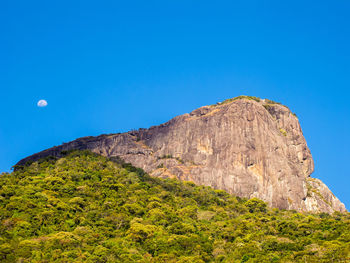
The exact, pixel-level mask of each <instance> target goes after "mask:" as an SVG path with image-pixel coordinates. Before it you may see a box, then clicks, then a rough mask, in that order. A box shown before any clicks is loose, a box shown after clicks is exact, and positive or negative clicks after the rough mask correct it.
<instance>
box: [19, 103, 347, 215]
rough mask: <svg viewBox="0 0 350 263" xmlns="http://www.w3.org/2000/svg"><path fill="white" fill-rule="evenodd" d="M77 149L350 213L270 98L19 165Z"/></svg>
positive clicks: (82, 143) (284, 204) (283, 202)
mask: <svg viewBox="0 0 350 263" xmlns="http://www.w3.org/2000/svg"><path fill="white" fill-rule="evenodd" d="M71 149H80V150H84V149H89V150H91V151H93V152H95V153H98V154H102V155H104V156H107V157H116V156H118V157H120V158H122V159H123V160H124V161H126V162H130V163H132V164H133V165H134V166H136V167H140V168H143V169H144V170H145V171H147V172H148V173H150V175H152V176H159V177H176V178H178V179H180V180H186V181H193V182H194V183H196V184H199V185H207V186H212V187H214V188H217V189H223V190H226V191H227V192H229V193H232V194H235V195H238V196H240V197H246V198H252V197H257V198H260V199H262V200H264V201H266V202H268V203H269V204H270V205H271V206H273V207H277V208H281V209H295V210H298V211H310V212H334V211H340V212H344V211H346V209H345V206H344V204H342V203H341V202H340V201H339V200H338V199H337V198H336V197H335V196H334V195H333V194H332V192H331V191H330V190H329V189H328V188H327V186H325V185H324V184H323V183H322V182H321V181H320V180H318V179H313V178H311V177H310V174H311V173H312V172H313V170H314V163H313V159H312V156H311V154H310V150H309V149H308V147H307V144H306V141H305V139H304V137H303V134H302V131H301V128H300V124H299V121H298V119H297V117H296V116H295V115H294V114H293V113H292V112H291V111H290V110H289V109H288V108H287V107H285V106H283V105H280V104H277V103H274V102H272V101H269V100H260V99H258V98H255V97H246V96H241V97H238V98H235V99H229V100H226V101H224V102H222V103H219V104H217V105H211V106H204V107H201V108H199V109H197V110H194V111H192V112H191V113H190V114H184V115H181V116H177V117H175V118H173V119H172V120H170V121H168V122H167V123H164V124H161V125H159V126H154V127H151V128H149V129H140V130H138V131H130V132H127V133H122V134H113V135H101V136H98V137H84V138H80V139H77V140H74V141H72V142H69V143H65V144H63V145H60V146H56V147H53V148H50V149H48V150H45V151H42V152H40V153H37V154H34V155H32V156H29V157H27V158H25V159H23V160H21V161H20V162H19V163H18V164H17V165H23V164H25V163H26V162H27V161H35V160H37V159H39V158H42V157H46V156H50V155H52V156H57V157H59V156H61V155H62V153H61V152H62V151H67V150H71Z"/></svg>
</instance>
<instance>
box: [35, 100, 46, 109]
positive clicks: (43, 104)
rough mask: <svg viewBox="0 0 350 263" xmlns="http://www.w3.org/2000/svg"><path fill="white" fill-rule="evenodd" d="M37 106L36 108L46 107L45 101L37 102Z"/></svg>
mask: <svg viewBox="0 0 350 263" xmlns="http://www.w3.org/2000/svg"><path fill="white" fill-rule="evenodd" d="M37 105H38V107H46V106H47V101H46V100H39V101H38V104H37Z"/></svg>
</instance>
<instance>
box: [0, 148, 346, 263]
mask: <svg viewBox="0 0 350 263" xmlns="http://www.w3.org/2000/svg"><path fill="white" fill-rule="evenodd" d="M0 261H1V262H191V263H194V262H349V261H350V214H349V213H345V214H341V213H334V214H333V215H328V214H325V213H321V214H302V213H297V212H295V211H282V210H278V209H271V208H269V207H267V205H266V204H265V203H264V202H262V201H260V200H258V199H251V200H245V199H240V198H237V197H234V196H231V195H229V194H227V193H226V192H224V191H221V190H214V189H212V188H209V187H204V186H196V185H194V184H193V183H191V182H181V181H178V180H175V179H166V180H164V179H159V178H153V177H150V176H148V175H147V174H146V173H144V172H143V171H142V170H141V169H137V168H134V167H132V166H131V165H128V164H124V163H122V162H121V161H119V160H114V161H111V160H109V159H107V158H105V157H102V156H99V155H95V154H92V153H90V152H87V151H86V152H77V151H76V152H71V153H68V154H67V155H66V156H65V157H63V158H61V159H58V160H56V159H54V158H46V159H42V160H40V161H38V162H34V163H32V164H30V165H28V166H23V167H17V169H16V171H14V172H12V173H2V174H1V175H0Z"/></svg>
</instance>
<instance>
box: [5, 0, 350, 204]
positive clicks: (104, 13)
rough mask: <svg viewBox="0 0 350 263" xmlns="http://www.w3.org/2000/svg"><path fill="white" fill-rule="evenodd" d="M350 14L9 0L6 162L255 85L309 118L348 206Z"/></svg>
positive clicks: (274, 4) (303, 8)
mask: <svg viewBox="0 0 350 263" xmlns="http://www.w3.org/2000/svg"><path fill="white" fill-rule="evenodd" d="M349 13H350V1H348V0H346V1H341V0H339V1H319V0H318V1H305V0H303V1H299V0H296V1H280V0H276V1H261V0H257V1H250V0H244V1H232V0H231V1H220V0H218V1H204V0H199V1H191V0H184V1H182V0H177V1H164V0H163V1H152V0H149V1H132V0H130V1H116V0H114V1H89V0H83V1H75V0H69V1H65V0H61V1H47V0H45V1H36V0H32V1H17V0H2V1H0V24H1V27H0V40H1V41H0V88H1V104H0V171H9V169H10V167H11V166H12V165H14V164H15V163H16V162H17V161H18V160H20V159H21V158H23V157H26V156H28V155H30V154H33V153H35V152H38V151H41V150H44V149H46V148H48V147H51V146H54V145H59V144H61V143H62V142H67V141H70V140H73V139H76V138H78V137H82V136H88V135H98V134H101V133H115V132H124V131H128V130H130V129H137V128H140V127H144V128H146V127H149V126H151V125H157V124H160V123H162V122H165V121H167V120H169V119H170V118H172V117H174V116H176V115H179V114H183V113H186V112H190V111H192V110H193V109H196V108H198V107H200V106H203V105H208V104H214V103H216V102H218V101H222V100H224V99H227V98H231V97H235V96H238V95H242V94H244V95H252V96H258V97H261V98H269V99H272V100H276V101H279V102H281V103H283V104H285V105H287V106H288V107H290V108H291V109H292V111H294V112H295V113H296V114H297V115H298V117H299V120H300V122H301V125H302V129H303V132H304V135H305V137H306V140H307V142H308V145H309V147H310V149H311V153H312V155H313V157H314V160H315V172H314V174H313V176H314V177H318V178H320V179H322V180H323V181H324V182H325V183H326V184H327V185H328V186H329V187H330V189H331V190H332V191H333V192H334V193H335V195H336V196H338V197H339V198H340V199H341V200H342V201H343V202H344V203H345V205H346V206H347V208H348V209H349V208H350V190H349V189H350V177H349V176H350V173H349V167H350V166H348V165H349V164H350V142H349V131H350V118H349V114H350V109H349V104H350V91H349V88H350V16H349ZM40 99H45V100H47V102H48V105H47V107H37V102H38V101H39V100H40Z"/></svg>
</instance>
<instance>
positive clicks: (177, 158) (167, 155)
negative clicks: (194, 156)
mask: <svg viewBox="0 0 350 263" xmlns="http://www.w3.org/2000/svg"><path fill="white" fill-rule="evenodd" d="M157 159H158V160H162V159H175V160H176V161H178V162H179V163H181V164H184V163H185V161H184V160H182V159H181V158H180V157H174V156H172V155H171V154H166V155H163V156H161V157H158V158H157Z"/></svg>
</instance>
